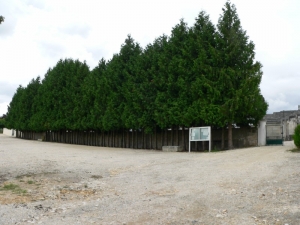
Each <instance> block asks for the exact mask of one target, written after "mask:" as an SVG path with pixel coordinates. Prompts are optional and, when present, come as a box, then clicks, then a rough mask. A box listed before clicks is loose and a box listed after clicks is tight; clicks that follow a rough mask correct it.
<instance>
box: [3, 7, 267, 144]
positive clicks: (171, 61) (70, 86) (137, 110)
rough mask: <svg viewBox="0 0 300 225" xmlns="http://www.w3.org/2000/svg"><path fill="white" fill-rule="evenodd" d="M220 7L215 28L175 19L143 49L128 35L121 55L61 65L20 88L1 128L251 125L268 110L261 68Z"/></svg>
mask: <svg viewBox="0 0 300 225" xmlns="http://www.w3.org/2000/svg"><path fill="white" fill-rule="evenodd" d="M254 49H255V45H254V43H253V42H252V41H250V40H249V37H248V36H247V35H246V31H245V30H243V29H242V27H241V22H240V20H239V17H238V14H237V10H236V7H235V6H234V5H233V4H231V3H230V2H229V1H228V2H226V4H225V6H224V8H223V13H222V14H221V15H220V18H219V21H218V24H217V25H216V26H215V25H214V24H213V23H212V22H211V21H210V17H209V15H208V14H207V13H206V12H203V11H202V12H200V13H199V14H198V16H197V17H196V19H195V23H194V24H193V26H191V27H189V26H188V25H187V23H186V22H185V21H184V20H183V19H181V20H180V21H179V23H178V24H177V25H176V26H174V27H173V28H172V30H171V35H170V36H167V35H162V36H160V37H158V38H156V39H155V40H154V41H153V43H150V44H148V45H147V46H146V47H145V48H144V49H143V48H142V47H141V46H140V45H139V43H137V42H136V41H135V40H134V39H133V38H132V37H131V36H130V35H128V36H127V38H126V39H125V41H124V44H122V45H121V48H120V52H119V53H117V54H114V55H113V57H112V58H111V59H110V60H105V59H103V58H102V59H101V60H100V61H99V64H98V65H97V66H96V67H95V68H94V69H92V70H90V69H89V67H88V66H87V64H86V62H80V61H79V60H73V59H61V60H59V61H58V62H57V64H56V65H55V66H54V67H53V68H49V70H48V71H47V72H46V74H45V77H44V79H43V80H41V79H40V78H39V77H38V78H37V79H32V81H31V82H30V83H29V84H28V85H27V87H22V86H20V87H19V88H18V89H17V90H16V93H15V95H14V97H13V99H12V101H11V103H10V105H9V107H8V114H7V119H6V125H7V126H8V127H9V128H15V129H18V130H30V131H48V130H54V131H55V130H56V131H58V130H78V131H84V130H99V131H114V130H120V129H127V130H129V129H134V130H136V129H142V130H144V131H145V132H146V133H152V132H153V131H154V130H155V129H156V128H157V127H159V128H160V129H166V128H170V127H173V126H176V127H189V126H200V125H211V126H217V127H228V130H229V132H228V133H229V137H228V140H229V143H228V146H229V148H232V137H231V129H232V125H233V124H254V125H256V124H257V122H258V121H259V120H260V119H261V118H262V117H263V116H264V115H265V113H266V110H267V107H268V104H267V103H266V101H265V99H264V97H263V96H262V95H261V93H260V88H259V85H260V82H261V77H262V65H261V63H260V62H257V61H255V51H254Z"/></svg>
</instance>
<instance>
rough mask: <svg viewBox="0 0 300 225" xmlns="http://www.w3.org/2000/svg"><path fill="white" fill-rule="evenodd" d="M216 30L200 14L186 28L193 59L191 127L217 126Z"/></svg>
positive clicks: (218, 122) (190, 78) (218, 118)
mask: <svg viewBox="0 0 300 225" xmlns="http://www.w3.org/2000/svg"><path fill="white" fill-rule="evenodd" d="M215 35H216V29H215V26H214V25H213V23H212V22H211V21H210V18H209V15H207V14H206V13H205V12H204V11H202V12H200V13H199V15H198V17H197V18H196V21H195V23H194V25H193V27H191V29H190V38H191V40H190V43H191V45H190V53H191V57H192V59H193V65H192V67H191V75H190V76H189V77H188V83H190V88H189V91H190V99H191V100H192V103H191V106H190V107H189V111H188V116H189V120H190V121H191V122H192V123H193V124H195V125H201V124H207V125H219V124H220V123H221V121H222V120H221V118H220V113H219V99H220V91H219V90H218V87H217V86H216V81H217V65H218V60H217V51H216V37H215Z"/></svg>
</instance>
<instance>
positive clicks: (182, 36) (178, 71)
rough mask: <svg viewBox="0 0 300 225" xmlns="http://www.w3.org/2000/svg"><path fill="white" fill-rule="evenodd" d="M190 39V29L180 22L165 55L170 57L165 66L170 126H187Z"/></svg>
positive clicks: (190, 55)
mask: <svg viewBox="0 0 300 225" xmlns="http://www.w3.org/2000/svg"><path fill="white" fill-rule="evenodd" d="M191 41H192V39H191V33H190V29H189V27H188V26H187V24H186V23H185V22H184V20H180V23H179V24H177V25H176V26H175V27H174V28H173V29H172V32H171V36H170V38H169V41H168V45H167V48H166V50H167V51H166V53H167V55H168V56H169V57H170V60H169V63H168V65H167V82H166V83H165V85H166V89H165V90H166V91H165V92H163V95H162V96H163V97H164V98H165V101H166V104H165V106H166V107H165V108H164V109H165V112H163V113H165V115H166V116H167V117H168V119H169V123H170V124H169V125H170V126H182V125H184V126H189V125H191V124H190V121H189V120H187V116H188V109H189V107H190V105H191V98H190V84H191V83H190V80H191V77H192V70H191V69H192V67H193V64H194V59H195V58H194V57H193V55H192V52H191V50H192V42H191Z"/></svg>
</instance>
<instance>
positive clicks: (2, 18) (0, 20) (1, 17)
mask: <svg viewBox="0 0 300 225" xmlns="http://www.w3.org/2000/svg"><path fill="white" fill-rule="evenodd" d="M2 22H4V17H3V16H0V24H1V23H2Z"/></svg>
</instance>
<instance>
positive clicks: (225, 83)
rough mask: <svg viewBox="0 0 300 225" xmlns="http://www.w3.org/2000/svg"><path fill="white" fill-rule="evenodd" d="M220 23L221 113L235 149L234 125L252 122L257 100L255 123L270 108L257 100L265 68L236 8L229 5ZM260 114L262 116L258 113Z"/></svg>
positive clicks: (229, 144)
mask: <svg viewBox="0 0 300 225" xmlns="http://www.w3.org/2000/svg"><path fill="white" fill-rule="evenodd" d="M222 10H223V13H222V15H221V16H220V18H219V21H218V25H217V28H218V32H217V36H216V40H217V50H218V56H219V58H218V62H219V65H218V67H219V72H218V73H219V79H218V82H219V84H218V88H219V90H220V91H221V98H222V103H221V108H220V110H221V113H222V115H223V116H224V121H225V122H226V123H227V124H228V148H229V149H232V148H233V143H232V125H233V124H234V123H237V122H245V121H247V120H248V119H249V116H251V115H249V116H248V115H247V112H248V111H251V109H253V107H255V106H254V105H253V103H254V101H255V100H260V101H262V102H260V104H258V105H260V106H261V105H262V106H263V107H262V109H263V110H261V111H259V110H256V111H255V110H254V111H255V112H256V113H254V114H253V115H255V116H256V118H255V120H257V119H258V118H262V116H263V115H264V114H265V111H264V109H266V108H267V104H266V103H265V101H264V99H263V98H258V95H259V93H260V91H259V84H260V81H261V76H262V71H261V68H262V65H261V64H260V63H259V62H256V61H255V52H254V43H253V42H252V41H249V37H248V36H247V35H246V31H244V30H243V29H242V27H241V22H240V19H239V17H238V14H237V10H236V7H235V5H233V4H231V3H230V1H228V2H226V4H225V6H224V8H223V9H222ZM257 112H261V113H257Z"/></svg>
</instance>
